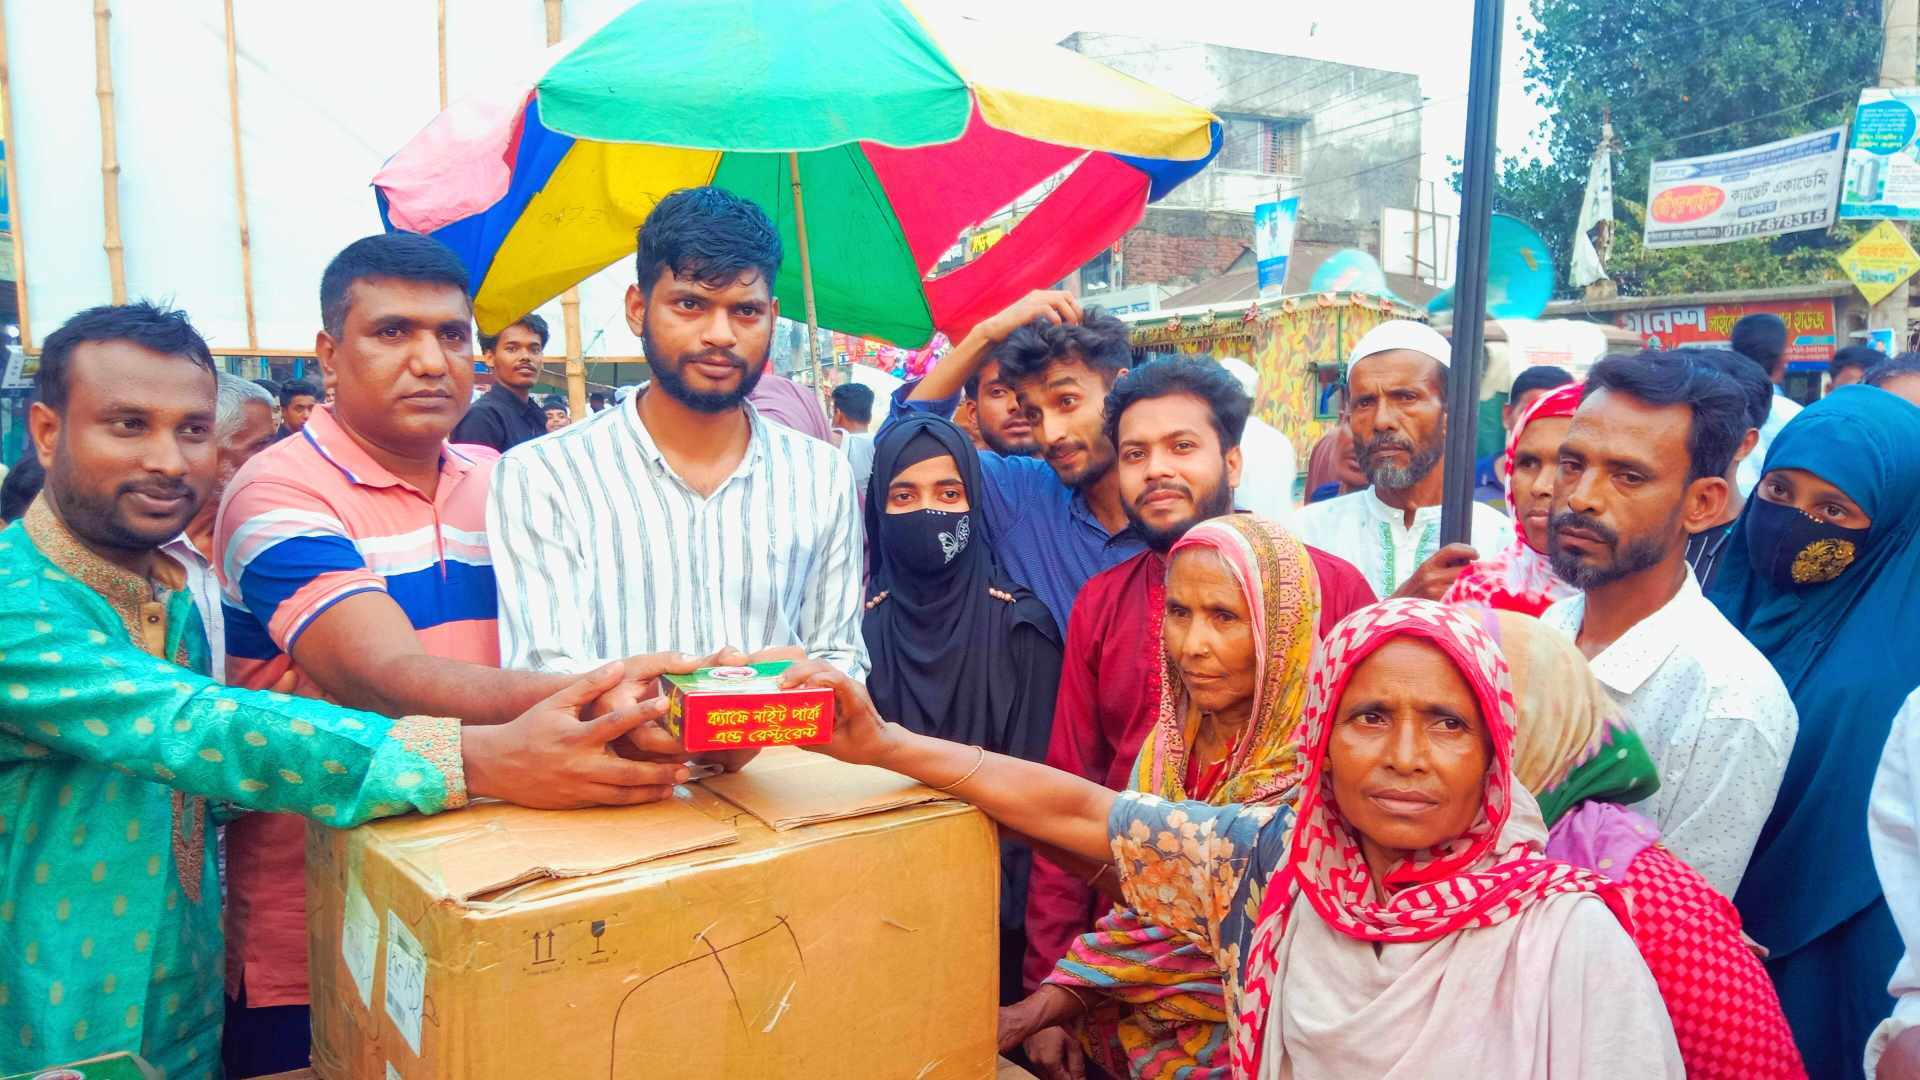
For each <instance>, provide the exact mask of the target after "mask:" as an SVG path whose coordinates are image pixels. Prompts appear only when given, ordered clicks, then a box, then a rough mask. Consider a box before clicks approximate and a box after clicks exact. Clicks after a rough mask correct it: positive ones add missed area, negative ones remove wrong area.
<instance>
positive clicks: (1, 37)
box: [0, 3, 33, 352]
mask: <svg viewBox="0 0 1920 1080" xmlns="http://www.w3.org/2000/svg"><path fill="white" fill-rule="evenodd" d="M0 139H5V140H6V148H7V214H8V216H9V217H10V218H11V221H10V225H11V227H12V229H13V296H14V303H15V305H16V306H17V307H18V308H19V309H20V350H21V351H22V352H31V351H33V328H32V327H31V326H29V325H28V323H27V251H26V247H27V244H26V235H25V233H24V231H23V230H22V229H21V227H20V226H21V222H20V173H19V168H18V166H17V165H16V164H15V160H16V159H17V158H18V157H19V156H20V144H19V143H17V142H15V141H14V138H13V79H12V75H11V69H10V68H9V67H8V65H7V5H6V4H5V3H0Z"/></svg>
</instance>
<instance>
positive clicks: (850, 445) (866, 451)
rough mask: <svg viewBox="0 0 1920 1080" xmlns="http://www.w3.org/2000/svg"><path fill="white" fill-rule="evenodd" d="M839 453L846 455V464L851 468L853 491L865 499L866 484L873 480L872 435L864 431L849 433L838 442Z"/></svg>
mask: <svg viewBox="0 0 1920 1080" xmlns="http://www.w3.org/2000/svg"><path fill="white" fill-rule="evenodd" d="M840 452H841V453H843V454H845V455H847V464H849V465H852V466H853V485H854V490H855V491H857V492H859V493H860V497H861V498H863V499H864V498H866V495H867V484H868V482H869V481H871V480H872V479H873V434H872V433H871V432H866V431H849V432H847V433H846V436H845V437H844V438H842V439H841V440H840Z"/></svg>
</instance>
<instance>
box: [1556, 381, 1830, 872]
mask: <svg viewBox="0 0 1920 1080" xmlns="http://www.w3.org/2000/svg"><path fill="white" fill-rule="evenodd" d="M1747 431H1748V418H1747V403H1746V398H1745V396H1744V395H1743V394H1742V393H1741V390H1740V387H1739V386H1738V385H1736V384H1735V383H1734V382H1733V380H1732V379H1729V378H1728V377H1727V376H1725V375H1723V374H1721V373H1720V372H1719V371H1717V370H1715V369H1714V368H1713V367H1712V366H1711V365H1709V364H1707V363H1703V362H1701V361H1699V360H1695V359H1691V358H1689V357H1688V356H1686V355H1685V354H1684V353H1652V352H1649V353H1642V354H1640V355H1638V356H1622V357H1610V358H1608V359H1606V360H1603V361H1601V362H1600V363H1599V364H1597V365H1595V366H1594V368H1593V371H1592V373H1591V374H1590V375H1588V376H1587V392H1586V397H1585V399H1584V400H1583V401H1582V402H1581V404H1580V409H1579V411H1578V412H1576V413H1574V416H1573V423H1572V425H1571V426H1570V427H1569V428H1568V429H1567V435H1566V439H1565V440H1564V441H1563V442H1562V443H1561V445H1560V472H1559V475H1558V476H1557V477H1556V478H1555V481H1554V486H1553V516H1552V517H1551V518H1550V519H1549V522H1548V530H1549V531H1548V537H1547V545H1548V555H1549V557H1550V558H1551V559H1552V560H1553V570H1554V573H1556V574H1558V575H1560V577H1561V579H1562V580H1564V581H1566V582H1568V583H1569V584H1571V585H1573V586H1574V587H1575V588H1578V589H1580V590H1582V594H1581V595H1579V596H1571V597H1568V598H1567V599H1565V600H1562V601H1560V602H1559V603H1557V604H1555V605H1554V606H1552V607H1550V608H1548V609H1547V611H1546V613H1545V614H1544V615H1542V616H1541V621H1543V622H1545V623H1546V624H1547V625H1549V626H1553V627H1557V628H1558V629H1560V630H1562V631H1564V632H1566V633H1567V634H1568V635H1569V636H1570V637H1572V638H1573V639H1574V642H1575V643H1576V644H1578V645H1579V646H1580V651H1581V652H1583V653H1585V654H1586V656H1587V659H1588V660H1589V661H1591V662H1592V665H1593V674H1594V676H1595V677H1596V678H1598V679H1599V680H1600V682H1601V683H1602V684H1603V685H1605V686H1606V688H1607V691H1608V693H1609V694H1610V695H1611V696H1612V697H1613V699H1614V700H1615V701H1616V702H1618V703H1619V704H1620V706H1621V708H1622V709H1623V710H1624V711H1625V712H1626V714H1627V716H1628V717H1629V718H1630V719H1631V720H1632V722H1633V727H1634V730H1635V731H1637V732H1638V733H1639V735H1640V738H1641V739H1642V740H1643V741H1644V742H1645V743H1646V746H1647V751H1648V753H1650V754H1651V755H1652V756H1653V760H1654V763H1655V764H1656V765H1657V766H1659V770H1660V790H1658V791H1657V792H1655V793H1654V794H1653V796H1652V797H1651V798H1649V799H1647V801H1646V802H1645V803H1642V804H1640V805H1641V807H1642V808H1643V812H1644V813H1646V815H1647V816H1648V817H1651V818H1652V819H1653V820H1654V823H1655V824H1656V825H1658V826H1659V827H1660V840H1661V842H1662V843H1664V844H1665V845H1666V846H1667V847H1668V848H1670V849H1672V851H1673V853H1674V854H1675V855H1677V856H1679V857H1680V858H1681V859H1682V860H1683V861H1685V862H1686V863H1688V864H1689V865H1691V866H1692V867H1693V868H1694V869H1696V870H1698V871H1700V873H1701V875H1702V876H1703V877H1705V878H1706V879H1707V880H1708V881H1709V882H1711V883H1712V884H1713V887H1714V888H1716V889H1718V890H1719V891H1720V892H1722V893H1724V894H1725V895H1727V896H1732V895H1733V894H1734V890H1735V889H1736V888H1737V887H1738V886H1739V884H1740V877H1741V875H1742V874H1743V873H1744V872H1745V871H1746V866H1747V860H1748V859H1749V858H1750V857H1751V856H1752V854H1753V848H1754V844H1755V842H1756V841H1757V840H1758V839H1759V837H1760V828H1761V826H1762V825H1764V824H1765V823H1766V820H1767V815H1768V813H1769V812H1770V811H1771V810H1772V809H1773V800H1774V796H1775V795H1776V794H1778V792H1779V789H1780V781H1781V778H1782V777H1783V776H1784V775H1785V773H1786V768H1787V755H1788V754H1789V753H1790V752H1791V751H1792V749H1793V741H1794V735H1795V733H1796V731H1797V728H1798V718H1797V714H1796V712H1795V710H1794V707H1793V700H1792V698H1790V697H1789V696H1788V694H1787V689H1786V686H1785V684H1783V683H1782V682H1781V681H1780V676H1779V675H1778V674H1777V673H1776V672H1775V671H1774V669H1773V665H1772V664H1770V663H1768V662H1767V658H1766V657H1765V656H1763V655H1762V654H1761V653H1760V651H1759V650H1758V649H1755V648H1754V647H1753V645H1752V644H1750V643H1749V642H1748V641H1747V639H1746V638H1744V637H1742V636H1741V634H1740V631H1739V630H1737V629H1735V628H1734V626H1733V624H1732V623H1730V622H1728V621H1727V619H1726V616H1724V615H1722V614H1721V613H1720V611H1719V609H1718V608H1715V607H1714V606H1713V605H1712V604H1711V603H1709V602H1708V601H1707V598H1706V597H1705V596H1704V595H1703V594H1702V593H1701V592H1700V586H1699V585H1698V584H1697V583H1696V582H1695V581H1694V577H1693V574H1692V572H1691V569H1690V568H1689V567H1688V565H1687V558H1686V552H1687V540H1688V538H1689V537H1691V536H1693V535H1694V534H1696V533H1699V532H1701V531H1702V530H1705V529H1708V528H1711V527H1713V524H1714V523H1715V522H1716V521H1717V520H1718V519H1719V518H1720V517H1721V515H1722V512H1723V509H1724V507H1725V506H1726V502H1727V498H1728V494H1729V484H1728V481H1727V472H1728V469H1729V467H1730V466H1731V464H1732V462H1733V456H1734V452H1735V450H1736V448H1738V447H1739V445H1740V443H1741V439H1742V437H1743V436H1744V435H1745V434H1746V433H1747Z"/></svg>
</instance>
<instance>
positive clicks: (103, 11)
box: [93, 0, 127, 304]
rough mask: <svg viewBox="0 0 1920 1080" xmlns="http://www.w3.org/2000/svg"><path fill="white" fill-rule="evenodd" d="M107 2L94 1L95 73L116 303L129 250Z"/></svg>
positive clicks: (121, 297) (121, 296) (123, 290)
mask: <svg viewBox="0 0 1920 1080" xmlns="http://www.w3.org/2000/svg"><path fill="white" fill-rule="evenodd" d="M112 18H113V12H112V10H111V8H110V7H109V3H108V0H93V73H94V80H95V83H96V85H97V86H98V90H97V91H96V93H97V95H98V97H99V99H100V197H101V202H102V204H103V208H104V213H105V218H106V229H107V235H106V243H105V247H106V249H107V281H108V283H109V285H111V286H112V289H113V302H114V303H116V304H124V303H126V302H127V265H126V257H125V256H126V250H125V248H123V247H122V246H121V244H120V153H119V151H118V150H117V149H116V145H117V143H118V139H117V138H116V137H115V136H114V129H113V48H112V46H111V44H109V40H108V35H107V23H108V21H109V20H111V19H112Z"/></svg>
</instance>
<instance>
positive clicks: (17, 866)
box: [0, 501, 466, 1077]
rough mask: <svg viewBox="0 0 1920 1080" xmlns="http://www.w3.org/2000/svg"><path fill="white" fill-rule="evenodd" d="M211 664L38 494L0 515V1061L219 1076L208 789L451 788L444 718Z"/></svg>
mask: <svg viewBox="0 0 1920 1080" xmlns="http://www.w3.org/2000/svg"><path fill="white" fill-rule="evenodd" d="M156 653H157V654H158V655H159V656H163V657H166V658H168V659H158V658H156V655H155V654H156ZM206 668H207V646H206V639H205V635H204V634H203V633H202V631H201V628H200V621H199V619H198V618H197V617H196V616H195V614H194V608H193V597H192V594H190V593H189V592H187V591H186V590H184V589H181V590H179V591H175V592H168V591H167V590H166V589H165V588H164V586H156V585H155V584H153V583H150V582H148V581H147V580H145V579H142V578H137V577H135V576H134V575H132V574H131V573H129V572H127V571H125V570H122V569H120V568H119V567H116V566H114V565H112V564H111V563H108V562H106V561H105V560H104V559H101V558H99V557H98V556H95V555H93V554H92V553H91V552H88V551H87V550H86V549H85V548H84V547H82V546H81V545H80V544H78V543H77V542H75V541H74V540H73V538H72V537H71V535H70V534H68V533H67V531H66V529H65V528H64V526H62V525H61V523H60V521H59V519H58V518H57V517H56V516H55V515H54V514H53V513H52V512H51V511H50V510H49V509H48V508H47V505H46V503H45V502H44V501H42V502H39V503H36V504H35V505H34V507H33V508H32V509H31V510H30V511H28V513H27V516H26V518H25V520H23V521H21V522H19V523H16V524H15V525H13V526H11V527H10V528H8V529H6V530H5V531H4V532H0V695H4V696H3V697H0V707H4V712H0V716H3V717H4V719H0V853H3V854H0V858H4V860H5V861H4V864H0V865H3V866H4V871H0V882H3V883H4V884H0V1073H11V1072H15V1071H25V1070H29V1069H32V1068H35V1067H37V1066H39V1065H43V1064H47V1063H51V1062H61V1061H72V1060H77V1059H80V1058H85V1057H91V1056H93V1055H95V1054H99V1053H104V1052H108V1051H113V1050H133V1051H136V1052H138V1053H140V1054H141V1055H142V1056H144V1057H146V1058H147V1060H148V1061H150V1062H151V1063H153V1064H154V1065H156V1066H158V1067H160V1068H162V1069H165V1070H166V1073H167V1075H168V1076H170V1077H187V1076H200V1075H217V1073H218V1063H219V1059H220V1018H221V995H222V993H223V980H224V978H225V969H224V968H223V966H222V963H221V957H222V956H223V955H224V954H223V952H222V945H221V938H220V892H219V884H218V882H217V880H216V879H215V867H214V858H213V854H212V851H213V830H212V828H211V823H210V822H209V821H208V814H207V812H206V810H205V804H204V802H203V800H204V799H215V800H223V801H228V802H232V803H235V804H238V805H239V806H242V807H244V808H246V809H251V810H279V811H292V812H295V813H301V814H306V815H308V816H310V817H313V818H316V819H318V820H321V821H324V822H327V823H328V824H332V825H338V826H349V825H357V824H359V823H361V822H363V821H366V820H368V819H370V818H374V817H379V816H383V815H388V814H397V813H403V812H406V811H408V810H419V811H424V812H428V813H431V812H434V811H437V810H442V809H446V808H449V807H454V806H459V805H462V804H464V803H465V802H466V787H465V782H464V777H463V776H462V773H461V768H460V741H459V732H458V725H457V723H456V722H455V721H452V720H436V719H427V718H414V719H410V720H403V721H392V720H388V719H386V718H385V717H381V716H376V715H374V714H372V713H361V712H352V711H349V710H345V709H340V708H337V707H334V706H331V705H328V704H326V703H324V702H319V701H313V700H309V699H306V698H296V697H289V696H287V695H285V694H271V693H257V692H250V691H244V690H235V689H231V688H228V687H223V686H220V685H217V684H216V683H214V682H213V681H212V680H211V679H209V678H207V677H206Z"/></svg>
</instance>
